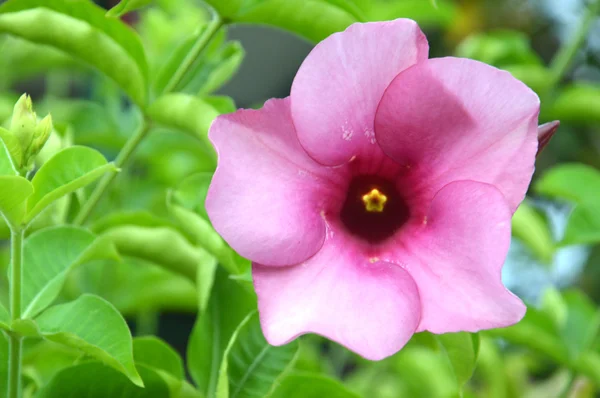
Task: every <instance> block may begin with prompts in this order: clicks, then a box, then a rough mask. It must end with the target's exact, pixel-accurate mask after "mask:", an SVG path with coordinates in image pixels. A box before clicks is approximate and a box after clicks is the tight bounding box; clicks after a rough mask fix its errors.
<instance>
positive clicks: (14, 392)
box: [8, 227, 24, 398]
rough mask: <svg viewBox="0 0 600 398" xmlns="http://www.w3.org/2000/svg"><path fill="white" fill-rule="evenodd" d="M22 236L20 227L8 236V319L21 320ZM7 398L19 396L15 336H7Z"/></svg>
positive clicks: (18, 342)
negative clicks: (9, 259)
mask: <svg viewBox="0 0 600 398" xmlns="http://www.w3.org/2000/svg"><path fill="white" fill-rule="evenodd" d="M23 235H24V231H23V229H22V228H21V227H13V228H11V234H10V239H11V241H10V243H11V245H10V251H11V265H10V286H9V290H10V318H11V320H12V321H16V320H18V319H20V318H21V279H22V278H21V277H22V275H23V269H22V264H23ZM8 345H9V349H8V351H9V353H8V361H9V363H8V398H19V397H20V396H21V348H22V338H21V337H20V336H17V335H15V334H12V333H11V334H9V336H8Z"/></svg>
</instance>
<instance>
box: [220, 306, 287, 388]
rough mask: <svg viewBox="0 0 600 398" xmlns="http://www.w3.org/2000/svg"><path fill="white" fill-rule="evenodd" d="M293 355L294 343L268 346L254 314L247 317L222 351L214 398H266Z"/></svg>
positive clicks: (256, 315)
mask: <svg viewBox="0 0 600 398" xmlns="http://www.w3.org/2000/svg"><path fill="white" fill-rule="evenodd" d="M297 352H298V342H297V341H293V342H291V343H288V344H286V345H284V346H280V347H274V346H272V345H269V343H267V341H266V340H265V338H264V337H263V334H262V330H261V328H260V322H259V320H258V313H256V312H255V313H253V314H250V315H248V316H247V317H246V318H245V319H244V320H243V321H242V322H241V323H240V326H239V327H238V328H237V329H236V331H235V332H234V333H233V335H232V336H231V340H230V341H229V344H228V346H227V349H226V350H225V355H224V357H223V362H221V368H220V369H219V380H218V382H217V398H237V397H248V396H261V397H264V396H268V395H269V392H270V391H271V390H272V389H273V385H274V384H275V383H276V382H277V380H278V379H279V378H280V377H281V375H282V374H283V372H285V370H286V369H287V368H288V367H289V366H290V365H291V364H292V362H293V361H294V358H295V356H296V353H297Z"/></svg>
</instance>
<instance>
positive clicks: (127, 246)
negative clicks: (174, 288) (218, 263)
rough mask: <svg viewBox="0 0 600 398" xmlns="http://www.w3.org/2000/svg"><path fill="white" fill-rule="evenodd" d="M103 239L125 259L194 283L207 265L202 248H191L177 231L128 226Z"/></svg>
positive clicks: (114, 230)
mask: <svg viewBox="0 0 600 398" xmlns="http://www.w3.org/2000/svg"><path fill="white" fill-rule="evenodd" d="M101 236H102V237H103V238H105V239H108V240H109V241H111V242H113V244H114V245H115V246H116V248H117V250H118V251H119V253H121V254H122V255H124V256H129V257H136V258H140V259H144V260H147V261H150V262H152V263H154V264H157V265H160V266H161V267H163V268H165V269H168V270H170V271H173V272H175V273H178V274H180V275H183V276H186V277H188V278H189V279H191V280H195V279H196V270H197V268H198V265H200V264H202V263H204V262H206V261H207V255H206V253H205V252H204V251H203V250H202V249H201V248H198V247H194V246H193V245H191V244H190V243H189V242H188V241H187V239H186V238H185V237H184V236H183V235H182V234H181V233H179V232H178V231H177V230H175V229H173V228H168V227H156V228H146V227H137V226H134V225H124V226H120V227H115V228H111V229H108V230H106V231H105V232H103V234H102V235H101Z"/></svg>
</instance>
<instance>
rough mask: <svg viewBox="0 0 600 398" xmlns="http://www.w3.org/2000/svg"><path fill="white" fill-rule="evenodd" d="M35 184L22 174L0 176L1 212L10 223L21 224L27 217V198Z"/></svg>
mask: <svg viewBox="0 0 600 398" xmlns="http://www.w3.org/2000/svg"><path fill="white" fill-rule="evenodd" d="M32 194H33V185H32V184H31V183H30V182H29V181H28V180H27V179H26V178H23V177H20V176H0V213H1V214H2V215H3V216H4V218H5V219H6V221H7V222H8V224H9V225H13V226H17V225H20V224H21V222H22V221H23V218H24V217H25V212H26V209H27V199H28V198H29V197H30V196H31V195H32Z"/></svg>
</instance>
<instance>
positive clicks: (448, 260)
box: [406, 181, 525, 333]
mask: <svg viewBox="0 0 600 398" xmlns="http://www.w3.org/2000/svg"><path fill="white" fill-rule="evenodd" d="M510 219H511V212H510V209H509V208H508V205H507V203H506V201H505V199H504V197H503V196H502V193H500V191H498V189H496V188H495V187H494V186H492V185H489V184H484V183H479V182H473V181H457V182H453V183H450V184H448V185H447V186H445V187H444V188H442V190H441V191H440V192H439V193H438V194H437V195H436V196H435V198H434V199H433V202H432V204H431V209H430V211H429V214H428V216H427V224H426V226H425V227H424V228H423V229H422V230H421V231H420V235H417V236H416V239H412V240H411V243H410V246H411V253H413V254H412V255H411V256H412V257H414V260H415V261H406V263H407V271H408V272H409V273H410V275H411V276H412V277H413V278H414V280H415V282H416V283H417V286H418V287H419V294H420V296H421V303H422V308H423V312H422V316H421V323H420V325H419V330H420V331H421V330H429V331H431V332H434V333H447V332H456V331H469V332H476V331H478V330H481V329H490V328H497V327H504V326H509V325H512V324H514V323H516V322H518V321H519V320H520V319H521V318H522V317H523V315H524V314H525V305H524V304H523V303H522V302H521V300H519V299H518V298H517V297H516V296H515V295H513V294H512V293H510V292H509V291H508V290H507V289H506V288H505V287H504V285H502V280H501V275H500V274H501V269H502V265H503V263H504V259H505V258H506V254H507V252H508V247H509V245H510Z"/></svg>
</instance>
